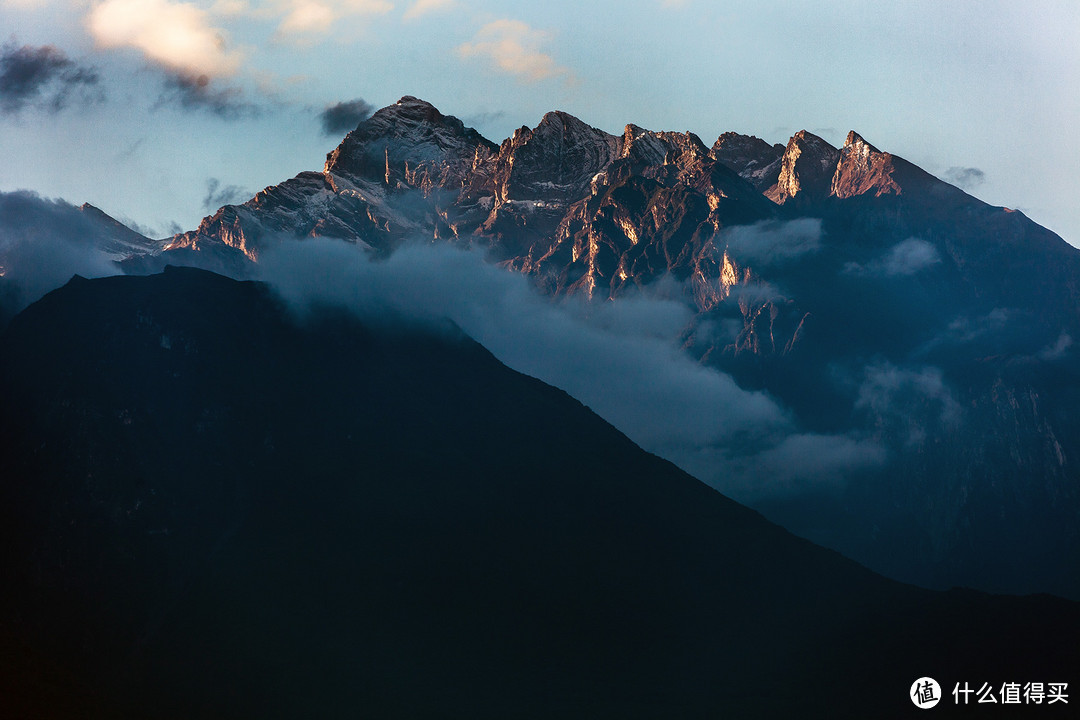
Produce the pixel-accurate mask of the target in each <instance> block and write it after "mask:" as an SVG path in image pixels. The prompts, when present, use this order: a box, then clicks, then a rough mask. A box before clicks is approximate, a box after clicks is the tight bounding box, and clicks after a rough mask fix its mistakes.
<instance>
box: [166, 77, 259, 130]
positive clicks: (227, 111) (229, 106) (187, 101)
mask: <svg viewBox="0 0 1080 720" xmlns="http://www.w3.org/2000/svg"><path fill="white" fill-rule="evenodd" d="M164 85H165V90H164V92H163V93H162V94H161V97H160V98H159V99H158V102H157V104H156V105H155V107H161V106H163V105H169V104H172V105H175V106H177V107H179V108H180V109H182V110H185V111H188V112H208V113H211V114H212V115H216V116H217V117H219V118H221V119H222V120H240V119H242V118H246V117H254V116H257V115H260V114H261V113H262V110H261V108H260V107H259V106H258V105H255V104H254V103H250V102H247V101H246V100H244V99H243V97H244V92H243V90H241V89H240V88H238V87H215V86H214V81H213V80H212V79H211V78H209V77H207V76H206V75H198V76H195V75H182V74H179V75H178V74H174V73H168V74H166V75H165V80H164Z"/></svg>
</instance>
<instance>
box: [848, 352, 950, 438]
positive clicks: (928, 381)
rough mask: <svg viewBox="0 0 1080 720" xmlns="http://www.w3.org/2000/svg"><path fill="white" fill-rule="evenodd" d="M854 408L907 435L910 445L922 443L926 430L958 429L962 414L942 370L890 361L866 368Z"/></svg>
mask: <svg viewBox="0 0 1080 720" xmlns="http://www.w3.org/2000/svg"><path fill="white" fill-rule="evenodd" d="M855 409H856V410H861V411H864V412H867V413H869V414H870V415H872V416H873V417H875V418H877V420H878V421H879V422H878V424H881V423H884V424H886V425H891V426H893V427H897V428H899V429H900V431H901V432H902V433H903V432H906V439H905V442H906V444H908V445H917V444H919V443H921V442H922V441H923V440H924V439H925V437H926V433H927V430H935V429H939V428H947V427H954V426H956V424H957V423H959V421H960V418H961V415H962V408H961V406H960V403H958V402H957V401H956V399H955V398H954V397H953V394H952V391H951V390H950V389H949V387H948V385H946V383H945V379H944V376H943V375H942V372H941V370H940V369H939V368H936V367H931V366H925V367H920V368H917V369H913V368H901V367H897V366H896V365H893V364H892V363H889V362H881V363H876V364H873V365H869V366H867V367H866V368H865V369H864V371H863V380H862V383H861V384H860V385H859V390H858V396H857V398H856V401H855Z"/></svg>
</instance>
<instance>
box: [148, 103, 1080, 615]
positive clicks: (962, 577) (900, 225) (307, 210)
mask: <svg viewBox="0 0 1080 720" xmlns="http://www.w3.org/2000/svg"><path fill="white" fill-rule="evenodd" d="M796 225H797V226H798V227H801V228H803V231H804V234H806V237H804V238H802V240H805V242H803V244H802V245H796V246H794V247H789V246H784V245H782V244H781V245H777V243H778V242H788V239H789V236H790V235H791V234H792V232H791V228H792V227H795V226H796ZM807 233H808V234H807ZM310 236H328V237H335V238H340V239H342V240H345V241H348V242H353V243H357V244H360V245H362V246H365V247H367V248H369V250H370V251H371V252H372V253H374V254H375V255H377V256H385V255H387V254H389V253H391V252H393V250H394V249H395V248H396V247H398V246H399V245H400V244H401V243H403V242H406V241H425V242H450V243H455V244H460V245H463V246H479V247H483V248H485V249H487V250H488V251H489V253H490V255H491V256H492V258H493V259H494V260H496V261H497V262H500V263H502V264H503V265H505V266H506V267H509V268H511V269H514V270H517V271H520V272H523V273H526V274H527V275H529V276H530V277H531V278H532V279H533V280H534V282H535V284H536V285H537V286H538V287H540V288H542V289H543V290H544V291H546V292H548V293H550V294H553V295H561V294H580V295H584V296H587V297H591V298H594V299H602V298H618V297H619V296H620V295H621V294H622V293H623V292H625V291H626V290H627V289H628V288H631V287H635V286H636V287H647V286H649V285H650V284H651V283H652V282H654V281H655V280H657V279H658V278H661V277H665V276H668V277H672V278H674V279H675V280H676V282H677V283H679V284H680V285H681V287H682V288H683V291H684V293H685V299H686V302H687V303H688V304H690V305H691V306H692V307H693V308H694V310H695V311H696V313H697V315H696V319H695V321H694V322H693V323H692V324H691V326H690V327H688V328H686V329H685V332H684V334H685V345H686V348H687V350H688V351H689V352H691V353H692V354H694V355H695V356H696V357H698V358H700V359H701V360H702V362H704V363H706V364H708V365H711V366H714V367H716V368H718V369H720V370H722V371H724V372H727V373H729V374H731V375H732V376H733V377H734V378H735V379H736V380H737V381H738V382H739V383H740V384H741V385H742V386H744V387H746V388H751V389H761V390H765V391H767V392H769V393H770V394H771V395H772V396H773V397H776V398H777V399H778V400H780V401H781V402H782V403H783V405H784V406H785V407H788V408H790V409H791V411H792V412H793V414H794V416H795V417H796V418H797V420H798V422H799V423H800V425H801V427H803V428H805V429H806V431H807V432H813V433H834V434H836V433H840V434H846V435H847V436H848V437H849V438H851V439H852V441H855V442H864V443H865V442H870V443H875V444H877V445H878V446H879V447H880V448H881V449H882V451H883V452H884V453H885V454H886V455H887V457H888V462H887V465H886V466H885V467H884V468H876V469H871V470H866V471H860V472H858V473H854V474H852V475H851V476H850V477H846V478H845V480H846V482H847V484H846V485H844V489H843V490H842V491H841V493H842V498H841V500H840V502H839V504H836V503H835V502H834V499H828V500H821V502H822V503H824V504H823V505H820V506H818V505H813V504H807V502H806V501H805V499H804V498H803V497H802V496H801V495H798V496H797V497H795V498H794V499H784V500H782V501H775V499H773V500H770V502H771V503H772V504H770V505H768V506H760V507H762V509H766V510H768V511H769V512H770V513H771V515H772V517H775V518H778V519H781V520H782V521H783V522H784V523H785V524H787V525H788V526H789V527H793V528H795V529H797V530H798V531H799V532H801V533H803V534H805V535H807V536H809V537H811V538H813V539H815V540H817V541H820V542H825V543H826V544H829V545H830V546H832V547H835V548H838V549H840V550H842V551H844V552H846V553H848V554H850V555H853V556H854V557H856V558H857V559H859V560H860V561H862V562H866V563H868V564H869V565H871V566H872V567H874V568H876V569H879V570H882V571H884V572H886V573H889V574H891V575H893V576H896V577H901V578H904V579H907V580H911V581H916V582H921V583H924V584H930V585H937V586H950V585H954V584H969V585H974V586H977V587H984V588H989V589H993V590H1012V591H1030V590H1054V591H1056V592H1063V593H1066V594H1072V595H1076V594H1078V593H1080V579H1078V578H1077V577H1076V574H1075V573H1073V572H1071V571H1070V570H1069V569H1068V568H1069V567H1070V564H1069V562H1066V563H1065V564H1064V566H1062V567H1058V568H1057V569H1053V568H1048V567H1046V566H1040V565H1039V564H1038V563H1035V564H1033V563H1030V562H1028V561H1027V558H1030V557H1034V556H1036V555H1038V554H1040V553H1043V554H1045V553H1048V552H1056V553H1059V554H1060V553H1064V555H1063V557H1065V558H1066V559H1067V560H1071V559H1072V558H1080V535H1078V531H1077V527H1080V497H1078V487H1080V478H1078V476H1077V471H1076V470H1075V469H1074V467H1073V462H1074V461H1073V458H1076V457H1080V427H1077V424H1076V423H1075V422H1074V421H1072V420H1070V415H1069V413H1068V410H1067V409H1068V406H1069V404H1070V403H1071V402H1072V400H1071V399H1070V398H1072V395H1071V394H1070V393H1071V390H1069V387H1070V386H1069V385H1068V384H1067V383H1066V384H1064V385H1062V380H1061V379H1060V378H1061V377H1068V376H1069V374H1070V373H1074V372H1075V371H1076V370H1075V357H1074V356H1073V355H1072V352H1071V350H1069V346H1070V343H1071V342H1072V338H1074V337H1080V311H1078V308H1080V258H1078V254H1077V252H1076V251H1075V250H1074V249H1073V248H1070V247H1069V246H1068V245H1067V244H1066V243H1065V242H1064V241H1062V240H1061V239H1060V238H1059V237H1058V236H1056V235H1055V234H1054V233H1052V232H1050V231H1049V230H1047V229H1045V228H1042V227H1040V226H1038V225H1037V224H1035V223H1033V222H1031V221H1030V220H1029V219H1027V218H1026V217H1024V216H1023V214H1022V213H1019V212H1016V211H1011V210H1008V209H1006V208H999V207H993V206H990V205H988V204H986V203H983V202H981V201H979V200H978V199H976V198H974V197H972V196H970V195H968V194H967V193H964V192H963V191H962V190H960V189H958V188H956V187H953V186H952V185H949V184H948V183H945V182H943V181H941V180H939V179H937V178H935V177H933V176H932V175H930V174H929V173H926V172H925V171H923V170H921V169H920V168H918V167H916V166H914V165H912V164H911V163H909V162H907V161H905V160H903V159H902V158H899V157H897V156H895V155H892V154H890V153H887V152H882V151H880V150H878V149H877V148H876V147H874V146H873V145H871V144H870V143H868V142H867V141H866V140H864V139H863V138H862V137H861V136H860V135H859V134H858V133H855V132H852V133H850V134H849V135H848V137H847V139H846V141H845V144H844V145H843V147H840V148H835V147H832V146H831V145H829V143H827V142H826V141H824V140H823V139H821V138H819V137H817V136H815V135H813V134H812V133H809V132H806V131H802V132H799V133H796V135H795V136H793V137H792V138H791V140H790V141H789V142H788V143H787V145H786V146H783V147H781V146H776V145H772V146H770V145H769V144H768V143H766V142H764V141H761V140H758V139H756V138H752V137H748V136H742V135H738V134H735V133H725V134H724V135H722V136H721V137H720V138H719V139H718V140H717V141H716V143H714V145H713V146H712V147H711V148H710V147H708V146H706V145H705V144H704V143H703V142H702V141H701V140H700V138H698V137H696V136H695V135H693V134H692V133H671V132H652V131H647V130H643V129H641V128H639V127H637V126H634V125H628V126H627V127H626V129H625V131H624V132H623V134H622V135H621V136H618V135H612V134H609V133H606V132H603V131H601V130H598V129H596V128H592V127H590V126H589V125H587V124H586V123H584V122H581V121H580V120H578V119H576V118H574V117H573V116H570V115H568V114H566V113H562V112H553V113H548V114H547V115H545V116H544V118H543V119H542V120H541V121H540V123H539V124H538V125H537V126H536V127H535V128H531V129H530V128H526V127H523V128H520V129H519V130H517V131H516V132H515V133H514V135H513V136H512V137H510V138H508V139H506V140H504V141H503V142H502V143H501V144H500V145H498V146H496V145H495V144H494V143H491V142H489V141H487V140H486V139H484V138H483V137H482V136H480V135H479V134H478V133H476V132H475V131H472V130H470V129H469V128H466V127H465V126H464V124H463V123H461V122H460V121H459V120H457V119H456V118H453V117H451V116H446V115H443V114H442V113H440V112H439V111H438V110H436V109H435V108H434V107H432V106H431V105H430V104H428V103H426V102H424V101H422V100H418V99H416V98H412V97H405V98H402V99H401V100H400V101H399V102H398V103H396V104H395V105H392V106H389V107H387V108H383V109H382V110H380V111H378V112H376V113H375V114H374V115H373V116H372V117H371V118H370V119H368V120H366V121H364V122H363V123H361V124H360V125H359V126H358V127H357V129H356V130H354V131H353V132H351V133H349V135H348V136H346V138H345V140H344V141H343V142H342V143H341V144H340V145H339V147H338V148H337V149H335V150H334V151H333V152H331V153H330V154H329V155H328V156H327V160H326V164H325V166H324V168H323V171H322V172H321V173H318V172H310V173H301V174H300V175H298V176H297V177H296V178H293V179H292V180H288V181H286V182H284V183H282V184H280V185H277V186H272V187H269V188H267V189H265V190H264V191H262V192H260V193H259V194H258V195H256V197H255V198H253V199H252V200H250V201H248V202H247V203H244V204H242V205H238V206H225V207H224V208H222V209H221V210H219V211H218V212H217V213H215V214H214V215H212V216H210V217H208V218H206V219H205V220H204V221H203V223H202V224H201V225H200V227H199V228H198V229H197V230H195V231H193V232H190V233H185V234H182V235H179V236H177V237H175V238H173V240H172V242H171V243H170V245H169V249H168V250H167V251H166V252H164V253H163V254H162V259H159V262H161V261H163V259H164V258H168V257H177V255H178V254H179V253H181V252H187V253H194V254H195V255H196V256H199V257H217V258H224V260H221V262H222V263H224V262H226V260H227V261H228V262H230V263H233V266H234V267H235V268H238V270H237V271H242V265H243V264H244V263H248V262H250V261H253V260H257V259H258V257H259V256H260V253H262V252H263V251H264V250H266V249H267V248H270V247H273V246H274V245H275V244H277V243H281V242H286V241H289V240H290V239H300V240H302V239H303V238H304V237H310ZM1036 278H1038V280H1036ZM1058 345H1062V346H1063V349H1062V352H1061V354H1060V356H1055V357H1053V358H1052V359H1050V360H1047V359H1044V358H1050V357H1051V355H1053V354H1054V353H1053V352H1052V351H1053V349H1054V348H1056V347H1058ZM1048 363H1049V364H1048ZM890 378H891V379H890ZM889 382H893V383H899V384H894V385H889V384H888V383H889ZM1062 389H1064V391H1062ZM905 394H906V395H909V396H910V398H909V399H907V400H903V396H904V395H905ZM882 398H885V400H883V399H882ZM886 400H887V402H886ZM898 403H899V404H900V405H902V406H903V408H904V409H903V413H902V414H900V415H898V414H897V413H898V411H897V410H896V407H894V406H895V405H897V404H898ZM954 408H959V410H955V412H954V411H953V409H954ZM943 418H945V420H948V421H949V422H944V421H943ZM954 421H955V422H954ZM949 423H954V424H951V425H950V424H949ZM912 425H915V426H917V427H916V428H914V429H913V427H912ZM976 428H977V430H976ZM838 484H839V483H838ZM806 492H807V493H810V494H811V495H813V494H815V493H817V492H818V491H817V490H816V489H815V488H813V487H808V489H807V490H806ZM818 500H819V499H815V502H817V501H818ZM774 501H775V502H774ZM808 507H809V508H812V510H811V511H809V512H808V511H807V508H808ZM837 508H839V510H837ZM834 511H835V512H834ZM1016 536H1020V537H1022V538H1023V539H1022V540H1020V541H1017V542H1014V541H1013V539H1014V538H1015V537H1016ZM1002 553H1004V554H1006V555H1008V556H1009V558H1010V560H1009V561H1008V563H1007V564H1008V568H1007V569H1006V570H998V569H995V568H994V567H993V564H994V557H995V556H1000V555H1002ZM973 568H979V569H978V570H977V571H975V570H973Z"/></svg>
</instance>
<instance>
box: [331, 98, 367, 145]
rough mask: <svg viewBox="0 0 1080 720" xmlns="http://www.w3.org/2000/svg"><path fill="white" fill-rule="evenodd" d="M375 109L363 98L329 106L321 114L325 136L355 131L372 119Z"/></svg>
mask: <svg viewBox="0 0 1080 720" xmlns="http://www.w3.org/2000/svg"><path fill="white" fill-rule="evenodd" d="M373 112H375V108H374V107H373V106H372V105H370V104H369V103H368V102H367V101H366V100H364V99H363V98H356V99H355V100H347V101H345V102H339V103H336V104H334V105H328V106H327V107H326V108H325V109H324V110H323V111H322V112H320V113H319V121H320V122H321V123H322V131H323V134H324V135H333V136H338V135H341V134H342V133H347V132H349V131H351V130H354V129H355V128H356V126H357V125H359V124H360V123H361V121H363V120H367V119H368V118H369V117H371V113H373Z"/></svg>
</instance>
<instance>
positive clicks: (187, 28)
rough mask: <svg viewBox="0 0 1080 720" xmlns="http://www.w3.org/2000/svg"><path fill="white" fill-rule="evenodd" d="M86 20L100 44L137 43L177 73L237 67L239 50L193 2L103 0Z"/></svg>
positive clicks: (211, 74)
mask: <svg viewBox="0 0 1080 720" xmlns="http://www.w3.org/2000/svg"><path fill="white" fill-rule="evenodd" d="M86 22H87V27H88V28H89V30H90V34H91V35H92V36H93V38H94V40H95V42H97V44H98V46H99V47H102V48H124V47H130V48H135V49H137V50H139V51H140V52H141V53H142V54H143V55H144V56H145V57H146V58H147V59H149V60H151V61H152V62H154V63H157V64H159V65H161V66H163V67H165V68H167V69H168V70H170V71H172V73H173V74H174V75H175V76H176V77H184V78H196V79H198V78H201V77H206V78H215V77H224V76H231V75H233V74H235V73H236V71H237V70H238V69H239V67H240V62H241V56H240V54H239V53H237V52H235V51H229V50H227V48H226V38H225V31H224V30H222V29H220V28H217V27H214V26H213V25H212V24H211V22H210V16H209V13H208V12H207V11H206V10H203V9H202V8H200V7H198V6H196V5H193V4H191V3H185V2H172V1H171V0H104V2H101V3H98V4H97V5H95V6H94V7H93V8H92V9H91V10H90V14H89V15H88V16H87V20H86Z"/></svg>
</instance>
